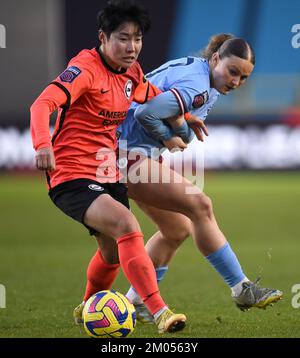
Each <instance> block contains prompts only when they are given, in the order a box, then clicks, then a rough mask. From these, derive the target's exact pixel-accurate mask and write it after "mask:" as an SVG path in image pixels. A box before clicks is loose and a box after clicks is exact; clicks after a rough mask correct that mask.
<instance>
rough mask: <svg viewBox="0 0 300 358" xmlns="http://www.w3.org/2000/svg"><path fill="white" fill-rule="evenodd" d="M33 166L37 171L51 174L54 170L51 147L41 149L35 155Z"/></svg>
mask: <svg viewBox="0 0 300 358" xmlns="http://www.w3.org/2000/svg"><path fill="white" fill-rule="evenodd" d="M35 166H36V167H37V169H39V170H47V171H49V172H51V171H52V170H54V169H55V157H54V153H53V149H52V147H48V148H41V149H39V150H38V151H37V152H36V155H35Z"/></svg>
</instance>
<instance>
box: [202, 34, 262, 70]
mask: <svg viewBox="0 0 300 358" xmlns="http://www.w3.org/2000/svg"><path fill="white" fill-rule="evenodd" d="M215 52H219V56H220V58H221V59H222V58H225V57H229V56H237V57H240V58H243V59H244V60H249V61H250V62H251V63H252V64H253V65H255V54H254V50H253V48H252V47H251V45H250V44H249V43H248V42H247V41H245V40H244V39H240V38H237V37H234V36H233V35H231V34H218V35H214V36H212V37H211V38H210V41H209V43H208V45H207V47H206V48H205V49H204V51H203V52H202V54H201V56H202V57H203V58H206V59H207V60H210V59H211V57H212V55H213V54H214V53H215Z"/></svg>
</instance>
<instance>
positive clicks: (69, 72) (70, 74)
mask: <svg viewBox="0 0 300 358" xmlns="http://www.w3.org/2000/svg"><path fill="white" fill-rule="evenodd" d="M80 74H81V70H80V69H79V68H78V67H75V66H72V67H69V68H67V69H66V70H65V71H64V72H63V73H62V74H61V75H60V76H59V78H60V80H61V81H62V82H67V83H72V82H73V81H74V80H75V78H76V77H78V76H79V75H80Z"/></svg>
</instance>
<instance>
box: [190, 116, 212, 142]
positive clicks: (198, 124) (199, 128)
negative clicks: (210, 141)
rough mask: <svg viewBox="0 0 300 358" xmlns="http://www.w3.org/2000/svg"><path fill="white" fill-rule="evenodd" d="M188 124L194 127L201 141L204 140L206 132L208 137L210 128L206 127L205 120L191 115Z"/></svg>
mask: <svg viewBox="0 0 300 358" xmlns="http://www.w3.org/2000/svg"><path fill="white" fill-rule="evenodd" d="M187 122H188V125H189V126H190V127H191V128H192V130H193V131H194V133H195V135H196V137H197V138H198V140H200V141H201V142H204V135H203V134H205V135H206V136H207V137H208V135H209V134H208V129H207V128H206V126H205V124H204V122H203V121H202V120H201V119H200V118H198V117H197V116H194V115H192V114H191V115H190V118H189V119H188V121H187Z"/></svg>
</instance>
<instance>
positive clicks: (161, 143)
mask: <svg viewBox="0 0 300 358" xmlns="http://www.w3.org/2000/svg"><path fill="white" fill-rule="evenodd" d="M254 64H255V57H254V53H253V50H252V48H251V46H250V45H249V44H248V43H247V42H246V41H245V40H243V39H238V38H234V37H233V36H231V35H226V34H220V35H216V36H214V37H212V38H211V40H210V43H209V44H208V46H207V48H206V50H205V51H204V53H203V55H202V58H196V57H186V58H182V59H179V60H174V61H170V62H168V63H166V64H164V65H162V66H161V67H159V68H158V69H156V70H154V71H153V72H151V73H150V74H149V75H148V76H147V78H148V79H149V80H150V81H151V83H152V84H154V85H155V86H157V87H158V88H159V89H161V90H162V91H163V93H162V94H160V95H158V96H157V97H155V98H154V99H153V100H152V101H150V102H148V103H146V104H144V105H137V104H133V105H132V107H131V109H130V111H129V114H128V116H127V119H126V120H125V122H124V123H123V125H122V126H121V127H120V128H119V132H120V137H119V143H120V147H121V149H124V148H122V143H123V141H124V140H126V141H127V143H126V145H127V150H128V151H132V150H133V151H137V152H139V153H144V156H145V159H144V160H143V161H142V163H141V165H140V167H139V168H140V171H141V172H142V171H147V170H148V168H150V167H151V166H152V167H153V162H154V161H156V166H159V173H160V179H161V177H162V175H163V174H166V175H170V176H169V177H170V178H173V181H171V182H170V183H164V182H163V181H161V180H160V182H159V183H151V182H150V180H149V182H147V183H141V182H138V183H131V182H130V181H128V183H127V184H128V195H129V197H131V198H132V199H134V200H135V201H136V202H137V204H138V205H139V206H140V208H141V209H142V210H143V211H144V212H145V213H146V214H147V215H148V216H149V217H150V218H151V219H152V220H153V221H154V222H155V223H156V225H157V226H158V228H159V230H160V231H159V232H157V233H156V234H155V235H154V236H153V237H152V238H151V239H150V240H149V241H148V242H147V245H146V249H147V252H148V254H149V256H150V257H151V259H152V261H153V263H154V266H155V268H156V273H157V280H158V281H161V280H162V279H163V277H164V275H165V274H166V272H167V269H168V268H167V265H168V263H169V262H170V260H171V259H172V257H173V256H174V254H175V252H176V250H177V249H178V247H179V246H180V245H181V243H182V242H183V241H184V240H185V239H186V238H187V237H188V236H189V235H190V234H192V235H193V238H194V241H195V243H196V245H197V247H198V249H199V250H200V251H201V253H202V254H203V255H204V256H205V257H206V259H207V260H208V261H209V262H210V263H211V264H212V266H213V267H214V268H215V269H216V270H217V271H218V273H219V274H220V275H221V276H222V278H223V279H224V281H225V282H226V284H227V285H228V286H229V287H230V288H231V291H232V297H233V299H234V301H235V303H236V304H237V306H238V307H239V308H240V309H242V310H245V309H249V308H251V307H258V308H265V307H266V306H267V305H269V304H271V303H273V302H276V301H278V300H279V299H280V298H281V297H282V292H281V291H279V290H273V289H268V288H261V287H259V286H258V285H257V283H253V282H251V281H250V280H249V279H248V278H247V277H246V275H245V274H244V272H243V270H242V268H241V265H240V263H239V262H238V259H237V257H236V256H235V254H234V252H233V251H232V249H231V247H230V245H229V243H228V242H227V240H226V238H225V236H224V235H223V233H222V232H221V230H220V229H219V227H218V225H217V222H216V219H215V216H214V213H213V208H212V202H211V200H210V198H209V197H208V196H206V195H205V194H204V193H203V192H202V191H201V190H200V189H199V188H197V187H196V186H194V185H193V184H192V183H191V182H190V181H188V180H187V179H186V178H183V177H180V174H178V173H175V172H174V171H172V169H170V168H169V167H168V166H167V165H165V164H164V163H159V162H157V159H158V157H157V156H156V155H155V150H153V149H154V148H157V151H156V153H159V150H160V149H162V148H167V149H169V150H171V149H173V148H175V147H177V148H180V149H181V150H184V149H185V148H186V147H187V144H188V143H189V142H190V141H191V140H192V138H193V130H194V131H195V133H196V135H197V137H198V139H200V140H203V135H202V131H203V132H204V133H205V134H207V129H206V127H205V126H204V124H203V122H201V121H198V122H197V121H196V122H191V123H192V124H191V127H192V128H193V130H192V129H191V127H190V126H189V121H185V120H184V118H183V116H182V115H183V114H186V113H188V112H191V114H193V115H196V116H198V117H199V118H201V119H203V120H204V119H205V118H206V116H207V114H208V112H209V110H210V109H211V108H212V106H213V105H214V103H215V102H216V100H217V99H218V97H219V95H220V94H223V95H226V94H227V93H229V92H230V91H231V90H234V89H236V88H239V87H240V86H241V85H242V84H243V83H244V82H245V81H246V80H247V78H248V77H249V76H250V74H251V73H252V70H253V67H254ZM148 172H149V173H150V171H148ZM129 173H130V169H129ZM167 177H168V176H167ZM176 179H177V180H176ZM178 179H180V180H178ZM191 188H192V189H193V193H194V194H192V195H187V194H186V193H187V192H188V191H187V189H191ZM102 253H103V255H104V257H105V259H106V260H107V262H109V263H111V264H113V263H115V261H114V260H113V259H112V258H115V255H114V253H113V252H112V250H111V249H110V247H109V246H107V247H106V248H104V249H103V252H102ZM88 279H89V278H88ZM93 281H95V278H93ZM127 297H128V298H129V299H130V300H131V301H132V302H133V304H134V305H135V307H136V309H137V317H138V319H139V320H140V321H141V322H143V323H150V322H151V321H152V317H151V315H150V314H148V312H147V309H146V307H145V306H144V305H143V303H142V301H141V300H140V298H139V297H138V295H137V294H136V292H135V290H134V289H133V288H132V287H131V288H130V289H129V291H128V293H127Z"/></svg>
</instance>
